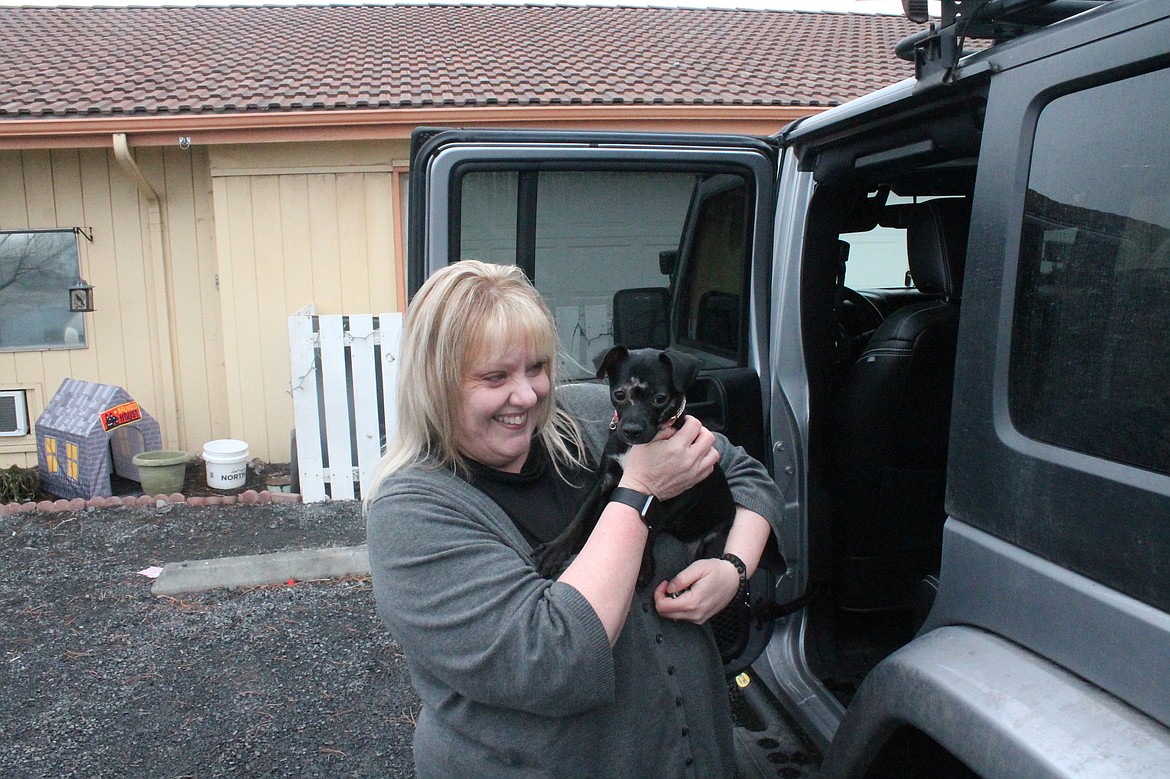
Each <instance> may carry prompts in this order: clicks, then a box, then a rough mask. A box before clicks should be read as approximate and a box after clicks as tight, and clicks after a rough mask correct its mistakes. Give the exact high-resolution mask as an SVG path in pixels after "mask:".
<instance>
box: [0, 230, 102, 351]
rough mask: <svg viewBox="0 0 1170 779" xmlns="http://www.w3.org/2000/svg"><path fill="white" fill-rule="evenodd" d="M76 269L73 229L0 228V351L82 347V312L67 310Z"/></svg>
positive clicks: (76, 251) (75, 277)
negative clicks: (0, 315) (0, 311)
mask: <svg viewBox="0 0 1170 779" xmlns="http://www.w3.org/2000/svg"><path fill="white" fill-rule="evenodd" d="M79 275H80V260H79V258H78V250H77V235H76V234H75V233H74V231H73V230H29V231H22V232H0V310H2V311H3V312H4V316H3V317H0V351H19V350H31V349H76V348H84V347H85V318H84V316H83V315H82V314H79V313H74V312H72V311H70V310H69V287H71V286H72V285H73V284H75V283H76V282H77V279H78V277H79Z"/></svg>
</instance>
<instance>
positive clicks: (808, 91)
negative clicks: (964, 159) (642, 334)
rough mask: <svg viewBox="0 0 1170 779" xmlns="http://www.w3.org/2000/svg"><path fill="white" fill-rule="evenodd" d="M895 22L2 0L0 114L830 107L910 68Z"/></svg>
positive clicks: (554, 9)
mask: <svg viewBox="0 0 1170 779" xmlns="http://www.w3.org/2000/svg"><path fill="white" fill-rule="evenodd" d="M918 29H921V28H920V27H919V26H917V25H914V24H912V23H911V22H909V21H907V20H905V19H903V18H901V17H895V16H880V15H869V14H848V13H808V12H790V11H758V10H722V9H684V8H630V7H587V6H502V5H500V6H485V5H461V6H457V5H445V6H444V5H381V6H368V5H367V6H353V5H350V6H346V5H335V6H248V7H243V6H229V7H154V8H146V7H129V8H126V7H121V8H111V7H91V8H61V7H58V8H33V7H16V8H12V7H6V8H0V119H15V118H45V119H48V118H56V117H83V116H126V115H140V116H150V115H156V116H157V115H184V114H185V115H190V114H225V113H228V114H230V113H237V112H264V113H269V112H287V111H339V110H347V109H369V108H389V109H393V108H421V107H432V106H463V107H466V106H485V105H497V106H498V105H529V106H531V105H564V104H585V105H619V104H682V105H770V106H775V105H792V106H825V105H834V104H837V103H840V102H844V101H846V100H848V99H850V98H853V97H856V96H858V95H861V94H864V93H866V92H869V91H872V90H873V89H875V88H878V87H881V86H885V85H886V84H889V83H892V82H894V81H897V80H899V79H902V78H905V77H906V76H909V75H912V67H911V66H910V64H909V63H906V62H903V61H901V60H898V59H897V58H895V56H894V53H893V48H894V44H895V43H896V42H897V41H898V40H899V39H900V38H902V37H904V36H906V35H909V34H911V33H913V32H916V31H917V30H918Z"/></svg>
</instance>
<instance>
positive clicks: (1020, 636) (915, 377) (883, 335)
mask: <svg viewBox="0 0 1170 779" xmlns="http://www.w3.org/2000/svg"><path fill="white" fill-rule="evenodd" d="M915 13H917V12H915ZM968 47H971V48H973V49H974V50H973V51H966V50H965V49H966V48H968ZM899 54H901V55H902V56H904V57H906V58H909V59H912V60H913V61H914V62H915V64H916V68H917V72H918V76H917V78H915V79H910V80H908V81H906V82H904V83H900V84H896V85H893V86H891V87H889V88H887V89H884V90H881V91H879V92H877V93H875V94H873V95H870V96H867V97H865V98H862V99H860V100H857V101H854V102H852V103H849V104H847V105H844V106H841V107H839V108H835V109H832V110H830V111H827V112H825V113H822V114H818V115H816V116H814V117H810V118H808V119H807V120H804V121H799V122H796V123H794V124H793V125H791V126H790V127H788V128H786V129H784V130H783V131H781V132H780V133H779V134H778V135H776V136H774V137H771V138H750V137H740V136H709V135H655V134H629V133H539V132H507V131H473V130H446V131H442V130H421V131H419V132H418V133H416V136H415V139H414V145H415V154H414V164H413V171H412V179H411V184H410V186H411V192H410V197H411V216H410V224H409V229H410V262H411V265H410V274H411V278H410V284H411V288H412V290H413V289H417V287H418V285H419V284H420V283H421V281H422V279H423V278H425V276H426V274H427V273H429V272H430V271H432V270H434V269H435V268H436V267H439V266H441V265H443V264H445V263H448V262H453V261H456V260H458V259H460V258H463V257H477V258H479V259H483V260H489V261H498V262H506V263H516V264H519V265H521V266H522V267H524V268H525V269H526V271H527V272H528V273H529V275H530V277H531V278H533V279H534V281H535V282H536V285H537V287H538V288H539V289H540V290H541V291H542V293H543V294H544V295H545V297H546V298H547V299H548V300H549V302H550V305H551V306H552V308H553V310H554V313H555V315H556V319H557V324H558V330H559V332H560V336H561V340H562V342H563V347H564V353H563V355H562V366H563V368H564V369H565V371H566V372H567V373H568V374H569V375H575V376H576V377H577V378H587V377H588V376H590V375H591V374H592V369H591V363H590V360H591V358H592V357H593V356H594V355H595V354H597V353H598V352H600V351H602V350H603V349H605V348H606V347H607V346H609V345H611V344H612V343H615V342H621V343H624V344H626V345H627V346H631V347H634V346H666V345H671V346H673V347H674V348H678V349H683V350H686V351H688V352H690V353H692V354H695V355H696V356H698V357H700V358H701V359H702V360H703V362H704V365H705V370H704V371H703V374H702V381H701V382H700V383H699V385H698V386H697V387H696V388H695V389H694V391H693V393H692V397H691V398H690V403H689V405H688V411H690V412H691V413H694V414H696V415H697V416H700V417H701V418H702V419H703V420H704V421H705V423H706V424H707V425H708V426H709V427H711V428H712V429H716V430H720V431H722V432H724V433H726V434H727V435H728V436H729V437H730V438H731V439H732V440H734V441H736V442H737V443H739V444H741V445H743V446H744V447H745V448H747V449H748V450H749V451H750V452H752V453H753V454H754V455H756V456H757V457H758V458H760V459H761V460H762V461H763V462H765V463H766V464H767V465H768V466H769V467H770V469H771V471H772V473H773V475H774V477H775V478H776V480H777V483H778V484H779V485H780V486H781V488H782V490H783V491H784V494H785V497H786V501H787V508H788V512H787V522H786V525H785V527H784V529H783V530H782V532H780V533H779V534H778V537H777V538H776V539H775V540H776V544H775V548H774V549H773V550H772V551H771V554H770V555H769V556H768V559H767V563H768V565H766V566H764V567H763V568H762V570H761V572H759V573H757V575H756V577H755V578H754V580H753V582H752V593H753V596H752V597H753V608H754V615H753V619H752V621H751V623H750V625H749V630H748V633H747V635H746V636H741V637H740V638H741V639H742V640H741V641H740V642H739V644H740V646H739V649H740V651H739V652H738V654H739V656H738V657H737V658H736V660H734V661H733V662H732V663H731V664H730V665H729V668H728V671H729V673H730V674H732V675H735V674H740V676H739V679H740V684H741V686H743V687H744V694H745V697H746V699H747V700H748V702H749V703H750V704H752V706H753V707H754V708H755V715H756V716H755V717H749V718H748V719H754V720H755V721H756V722H755V725H754V726H753V727H755V726H758V727H762V728H764V730H763V731H759V730H756V731H751V730H746V729H744V730H741V731H740V733H739V737H740V742H741V744H742V745H743V746H744V751H743V756H742V757H743V760H742V765H741V768H742V769H743V773H744V774H745V775H752V774H758V775H766V776H775V775H777V774H776V771H777V764H776V763H774V762H773V763H769V761H768V760H767V759H765V758H764V757H763V756H762V753H761V745H762V748H763V749H765V750H766V749H767V748H772V749H773V751H775V748H776V746H777V744H780V743H782V742H783V739H784V737H785V734H784V733H781V731H783V730H785V725H784V723H786V722H791V723H795V724H796V725H798V726H799V728H800V730H801V731H802V732H803V733H804V734H805V735H806V736H807V737H808V738H809V739H811V741H812V743H813V745H814V746H815V747H817V748H818V749H819V750H820V751H822V752H823V755H824V762H823V765H822V767H821V772H822V773H823V775H827V776H831V777H887V776H888V777H914V776H921V777H952V776H955V777H963V776H980V777H1013V778H1014V777H1033V776H1034V777H1072V776H1078V777H1083V776H1094V777H1104V776H1110V777H1165V776H1168V775H1170V2H1167V0H1114V1H1113V2H1094V1H1093V0H1049V1H1048V2H1045V1H1044V0H945V2H944V3H943V16H942V19H941V23H939V24H935V25H932V26H931V27H930V28H929V29H927V30H925V31H924V32H923V33H921V34H920V35H916V36H914V37H913V38H911V39H908V40H907V41H905V42H903V44H902V45H900V46H899ZM786 604H792V605H789V606H788V607H787V608H786V607H785V605H786ZM798 606H800V607H801V608H797V607H798ZM793 609H796V610H795V611H794V612H793V613H791V614H790V615H787V616H779V615H781V614H783V613H784V612H788V611H792V610H793ZM741 672H742V673H741ZM789 754H791V751H790V752H789ZM772 757H773V759H781V760H782V759H783V755H781V757H780V758H776V756H775V755H773V756H772ZM781 775H791V773H781Z"/></svg>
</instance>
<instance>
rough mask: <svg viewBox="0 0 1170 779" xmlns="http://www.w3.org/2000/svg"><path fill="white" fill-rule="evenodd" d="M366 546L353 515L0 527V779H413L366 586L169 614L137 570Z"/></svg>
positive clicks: (119, 516) (387, 642)
mask: <svg viewBox="0 0 1170 779" xmlns="http://www.w3.org/2000/svg"><path fill="white" fill-rule="evenodd" d="M364 540H365V527H364V522H363V520H362V517H361V510H360V504H358V503H356V502H353V501H339V502H337V503H333V504H311V505H303V504H268V505H256V506H252V505H248V506H245V505H237V506H206V507H195V506H187V505H182V504H177V505H167V506H163V507H161V508H154V507H139V508H130V507H120V508H109V509H90V510H82V511H75V512H60V513H40V512H34V513H30V514H13V515H7V516H0V608H2V609H3V612H4V614H5V618H4V620H3V623H2V624H0V657H2V659H3V663H2V665H0V688H2V689H3V691H4V703H5V704H6V705H4V706H3V708H2V709H0V766H3V769H2V770H0V773H3V775H4V776H6V777H50V776H86V777H99V776H142V777H186V776H199V777H213V776H288V777H292V776H296V777H315V776H330V777H332V776H395V777H398V776H410V775H411V774H412V770H413V764H412V760H411V748H410V744H411V736H412V722H413V717H414V714H415V713H416V712H417V710H418V705H419V704H418V699H417V697H416V696H415V694H414V691H413V690H412V688H411V687H410V681H409V678H408V675H407V671H406V665H405V662H404V661H403V659H402V657H401V654H400V652H399V651H398V647H397V645H396V644H395V643H394V642H393V640H392V639H391V638H390V636H389V634H388V633H387V632H386V629H385V627H384V625H383V624H382V623H381V621H380V620H379V619H378V617H377V614H376V613H375V609H374V599H373V593H372V591H371V588H370V582H369V579H368V578H354V579H344V580H336V581H328V582H296V583H295V584H294V585H293V586H288V585H281V586H277V587H256V588H248V589H240V590H236V591H226V590H220V591H215V592H209V593H202V594H198V595H189V596H184V597H182V598H179V599H171V598H156V597H154V596H153V595H151V592H150V585H151V580H150V579H148V578H146V577H145V576H142V575H140V574H139V573H138V571H141V570H143V569H145V568H147V567H148V566H152V565H159V566H161V565H162V564H164V563H167V562H177V561H182V560H196V559H206V558H212V557H222V556H229V555H240V554H254V553H261V552H276V551H289V550H294V549H306V548H314V547H322V546H349V545H353V544H359V543H362V542H364Z"/></svg>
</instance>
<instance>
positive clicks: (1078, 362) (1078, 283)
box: [1010, 70, 1170, 473]
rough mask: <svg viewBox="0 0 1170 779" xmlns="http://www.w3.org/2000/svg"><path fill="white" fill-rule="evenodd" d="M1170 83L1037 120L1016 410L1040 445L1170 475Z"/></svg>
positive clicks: (1132, 86)
mask: <svg viewBox="0 0 1170 779" xmlns="http://www.w3.org/2000/svg"><path fill="white" fill-rule="evenodd" d="M1167 94H1170V71H1166V70H1160V71H1155V72H1151V73H1146V74H1143V75H1140V76H1135V77H1132V78H1128V79H1125V80H1122V81H1117V82H1113V83H1109V84H1105V85H1102V86H1097V87H1094V88H1092V89H1087V90H1084V91H1081V92H1076V93H1073V94H1069V95H1065V96H1063V97H1059V98H1057V99H1056V100H1054V101H1053V102H1051V103H1050V104H1049V105H1048V106H1047V107H1045V109H1044V110H1043V112H1042V113H1041V115H1040V117H1039V121H1038V124H1037V128H1036V134H1035V139H1034V146H1033V156H1032V164H1031V170H1030V173H1029V182H1028V192H1027V201H1026V204H1025V214H1024V223H1023V235H1022V243H1021V247H1020V274H1019V279H1018V286H1017V296H1016V308H1015V318H1014V322H1013V333H1012V337H1013V342H1012V359H1011V372H1010V408H1011V413H1012V420H1013V423H1014V424H1015V425H1016V427H1017V428H1018V429H1019V430H1020V431H1021V432H1022V433H1024V434H1025V435H1027V436H1030V437H1032V438H1035V439H1038V440H1041V441H1045V442H1048V443H1052V444H1056V445H1058V446H1062V447H1066V448H1069V449H1074V450H1077V451H1080V452H1084V453H1087V454H1091V455H1096V456H1099V457H1103V458H1106V459H1110V460H1115V461H1118V462H1122V463H1127V464H1130V465H1134V466H1137V467H1140V468H1145V469H1148V470H1151V471H1157V472H1160V473H1170V142H1168V141H1167V137H1166V135H1165V133H1164V132H1161V131H1157V130H1155V129H1154V128H1165V127H1167V126H1170V101H1167V100H1163V99H1160V98H1157V97H1156V96H1161V95H1167Z"/></svg>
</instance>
